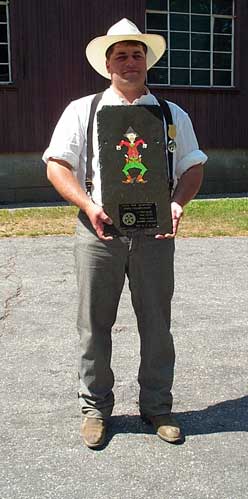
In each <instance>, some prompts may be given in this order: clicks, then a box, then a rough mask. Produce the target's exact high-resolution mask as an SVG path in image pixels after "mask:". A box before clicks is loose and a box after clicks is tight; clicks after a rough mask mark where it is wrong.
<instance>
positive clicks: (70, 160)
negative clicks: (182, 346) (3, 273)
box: [43, 19, 207, 448]
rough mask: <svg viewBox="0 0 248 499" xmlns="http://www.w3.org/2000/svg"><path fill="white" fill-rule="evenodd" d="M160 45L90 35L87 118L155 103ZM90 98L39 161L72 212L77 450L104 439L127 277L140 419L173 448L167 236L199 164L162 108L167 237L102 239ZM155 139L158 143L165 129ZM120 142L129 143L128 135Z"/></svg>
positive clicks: (185, 130)
mask: <svg viewBox="0 0 248 499" xmlns="http://www.w3.org/2000/svg"><path fill="white" fill-rule="evenodd" d="M165 48H166V44H165V40H164V38H163V37H162V36H160V35H155V34H147V33H141V32H140V31H139V29H138V28H137V26H136V25H135V24H133V23H132V22H131V21H129V20H128V19H122V20H121V21H119V22H117V23H116V24H114V25H113V26H112V27H111V28H110V29H109V30H108V32H107V35H104V36H100V37H97V38H94V39H93V40H92V41H91V42H90V43H89V44H88V46H87V48H86V55H87V58H88V60H89V62H90V64H91V65H92V67H93V68H94V69H95V70H96V71H97V72H98V73H100V74H101V75H102V76H103V77H105V78H107V79H110V80H111V85H110V86H109V88H107V89H106V90H105V91H104V92H103V94H102V98H101V100H100V101H99V103H98V105H97V109H96V114H98V113H100V111H101V110H102V108H103V106H105V107H107V106H113V105H114V106H116V108H118V106H133V105H134V106H139V105H141V106H149V105H152V106H157V105H159V102H158V100H157V98H156V96H154V95H153V94H152V93H151V92H150V91H149V90H148V88H147V87H146V85H145V80H146V75H147V70H148V69H150V68H151V67H152V66H154V64H156V63H157V61H158V60H159V59H160V58H161V57H162V55H163V53H164V51H165ZM94 98H95V95H89V96H86V97H82V98H80V99H78V100H76V101H73V102H71V103H70V104H69V106H67V108H66V109H65V111H64V113H63V114H62V116H61V118H60V120H59V122H58V124H57V126H56V128H55V130H54V133H53V136H52V139H51V142H50V145H49V147H48V149H47V150H46V151H45V153H44V155H43V159H44V161H45V162H46V163H47V176H48V179H49V180H50V181H51V183H52V184H53V185H54V187H55V188H56V189H57V190H58V192H59V193H60V194H61V195H62V196H63V197H64V198H65V199H66V200H68V201H70V202H71V203H73V204H75V205H76V206H78V207H79V209H80V213H79V217H78V223H77V229H76V239H75V259H76V274H77V283H78V295H79V304H78V320H77V328H78V333H79V336H80V356H79V357H80V358H79V392H78V395H79V402H80V406H81V410H82V415H83V421H82V426H81V433H82V437H83V441H84V443H85V444H86V445H87V446H88V447H90V448H99V447H100V446H102V445H103V444H104V442H105V439H106V428H107V423H108V421H109V417H110V416H111V413H112V410H113V407H114V393H113V386H114V373H113V371H112V369H111V347H112V342H111V331H112V327H113V325H114V323H115V320H116V314H117V308H118V304H119V300H120V296H121V292H122V289H123V286H124V281H125V278H127V279H128V280H129V289H130V292H131V297H132V304H133V307H134V311H135V314H136V317H137V324H138V332H139V335H140V342H141V348H140V366H139V373H138V382H139V386H140V393H139V411H140V415H141V417H142V418H143V419H145V420H146V421H149V422H150V423H151V424H152V425H153V427H154V430H155V432H156V433H157V435H158V436H159V437H160V438H162V439H163V440H165V441H167V442H170V443H177V442H180V441H181V440H182V433H181V430H180V427H179V424H178V422H177V420H176V418H175V417H174V416H173V415H172V413H171V410H172V391H171V390H172V383H173V372H174V362H175V352H174V343H173V337H172V334H171V332H170V318H171V299H172V296H173V289H174V268H173V261H174V238H175V235H176V233H177V229H178V224H179V221H180V218H181V216H182V213H183V207H184V205H185V204H186V203H188V202H189V201H190V200H191V199H192V198H193V197H194V196H195V195H196V193H197V192H198V190H199V188H200V185H201V182H202V176H203V166H202V165H203V163H205V161H206V160H207V157H206V155H205V154H204V153H203V152H202V151H201V150H200V149H199V146H198V142H197V139H196V136H195V133H194V130H193V127H192V123H191V120H190V118H189V116H188V115H187V113H185V112H184V111H183V110H182V109H181V108H180V107H179V106H177V105H176V104H174V103H172V102H169V103H168V105H169V107H170V110H171V114H172V119H173V123H174V124H175V127H176V130H177V142H176V150H175V152H174V153H173V159H174V162H173V169H174V189H173V194H172V198H171V206H170V207H171V218H172V223H173V231H172V233H171V234H168V233H163V232H162V233H156V234H155V235H152V236H146V235H145V234H139V235H138V236H135V235H134V236H132V237H111V236H109V235H108V236H106V235H104V224H106V223H107V224H109V225H111V224H112V220H111V218H110V217H109V215H108V214H107V213H106V212H105V210H104V206H103V202H102V186H101V175H100V169H101V168H100V160H99V154H100V152H99V137H98V134H97V117H95V119H94V123H93V134H92V146H93V156H92V190H91V196H88V195H87V193H86V189H85V176H86V157H87V126H88V121H89V115H90V109H91V104H92V101H93V99H94ZM116 112H117V111H116ZM148 124H149V123H148ZM134 128H135V127H134ZM164 133H165V136H166V125H165V130H164ZM172 135H173V134H172ZM132 139H133V140H134V147H136V148H137V147H141V146H142V144H140V145H139V146H137V143H136V146H135V139H136V137H135V138H134V137H132ZM117 141H118V139H117V140H116V141H115V144H116V143H117ZM129 142H130V144H131V141H130V138H129ZM143 145H144V144H143ZM130 149H131V147H130ZM130 158H131V154H130ZM136 160H137V157H136V158H135V161H136ZM133 161H134V159H133ZM126 164H127V165H128V162H127V163H126ZM166 167H167V165H166V161H164V168H166ZM127 173H128V174H129V171H127ZM149 184H150V182H148V183H147V184H146V185H145V186H144V188H146V186H149ZM137 185H138V184H137ZM141 187H142V186H141ZM109 189H110V190H111V185H110V186H109ZM126 190H127V189H126ZM133 190H135V189H133ZM139 190H143V188H142V189H139ZM135 407H136V406H135ZM133 409H134V408H133ZM133 409H132V410H133ZM110 423H111V419H110Z"/></svg>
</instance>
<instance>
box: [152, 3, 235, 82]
mask: <svg viewBox="0 0 248 499" xmlns="http://www.w3.org/2000/svg"><path fill="white" fill-rule="evenodd" d="M164 2H165V4H166V3H167V8H166V10H161V9H158V10H155V9H149V8H146V10H145V32H146V33H148V34H149V33H151V34H152V33H154V34H160V33H161V31H162V30H161V29H157V30H156V29H149V28H148V27H147V14H149V13H155V14H165V15H167V16H168V17H167V26H166V27H165V29H164V30H163V32H167V39H166V42H167V47H166V50H167V52H168V65H167V68H166V69H168V83H160V82H159V83H152V82H151V81H149V72H148V77H147V84H148V86H149V87H153V88H161V89H165V88H175V89H180V88H181V89H188V90H190V89H192V90H208V91H215V90H220V89H221V90H223V91H236V90H238V86H239V76H238V71H237V69H238V66H237V60H238V48H237V45H238V40H239V36H238V33H237V31H238V30H237V29H236V26H235V24H236V23H235V21H236V19H237V15H236V11H237V10H238V4H239V2H238V0H232V14H230V15H224V14H214V13H213V0H211V9H210V13H209V14H200V13H198V14H197V13H194V12H191V0H189V9H188V11H187V12H182V11H180V12H175V11H173V10H170V0H164ZM170 14H180V15H187V16H188V17H189V30H188V31H180V30H173V32H175V31H176V32H178V33H188V34H189V49H188V52H189V66H188V68H180V67H178V68H177V67H176V68H174V67H173V69H179V70H180V69H182V70H183V69H188V72H189V84H175V83H171V69H172V66H171V57H170V54H171V50H178V51H182V52H184V51H185V50H187V49H177V48H176V49H172V48H171V38H170V34H171V30H170ZM192 15H196V16H206V17H207V16H209V17H210V33H209V34H210V50H209V51H202V50H199V53H201V52H206V54H207V53H209V54H210V67H209V68H206V69H204V68H199V70H201V71H204V70H206V71H208V73H209V75H210V84H209V85H204V84H202V85H200V84H192V82H191V81H192V80H191V77H192V74H191V71H192V65H191V62H192V52H198V51H197V50H192V48H191V35H192V33H194V31H193V32H192V30H191V16H192ZM218 18H219V19H223V18H224V19H230V20H231V23H232V33H230V35H229V36H231V51H230V52H227V51H222V52H220V51H214V50H213V43H214V35H215V33H214V21H215V19H218ZM202 33H203V34H208V33H207V32H202ZM196 34H201V33H200V32H197V33H196ZM224 36H225V35H224ZM216 53H220V54H230V56H231V65H230V69H229V68H228V69H226V68H224V69H220V71H223V72H225V71H227V72H229V73H231V84H230V85H214V83H213V81H214V80H213V77H214V71H215V68H214V66H213V58H214V54H216ZM159 67H160V68H161V69H165V66H159V64H158V65H157V64H156V65H155V66H154V68H159ZM196 69H197V68H194V70H196ZM217 70H218V69H217Z"/></svg>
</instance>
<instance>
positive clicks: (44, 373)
mask: <svg viewBox="0 0 248 499" xmlns="http://www.w3.org/2000/svg"><path fill="white" fill-rule="evenodd" d="M72 252H73V238H70V237H41V238H19V239H2V240H1V241H0V279H1V288H0V298H1V300H0V317H1V320H0V327H1V333H0V334H1V336H0V348H1V365H0V396H1V413H0V422H1V430H2V431H1V437H0V446H1V448H0V497H1V499H35V498H39V499H46V498H53V499H57V498H58V499H81V498H83V499H93V498H94V499H102V498H107V499H144V498H145V499H153V498H155V499H181V498H182V499H190V498H194V499H202V498H204V499H205V498H213V499H222V498H223V499H240V498H242V499H245V498H247V490H248V475H247V468H248V440H247V430H248V416H247V414H248V411H247V410H248V394H247V391H248V389H247V386H248V384H247V371H248V356H247V354H248V334H247V333H248V327H247V308H248V300H247V282H248V270H247V269H248V238H237V239H236V238H216V239H215V238H211V239H185V240H183V239H178V240H177V252H176V291H175V296H174V301H173V333H174V338H175V343H176V351H177V364H176V377H175V384H174V400H175V402H174V411H175V412H176V413H177V414H178V419H179V420H180V422H181V423H182V426H183V429H184V432H185V434H186V441H185V443H184V445H181V446H171V445H169V444H166V443H165V442H163V441H161V440H159V439H158V438H157V437H156V436H155V435H154V434H153V432H152V430H151V428H150V427H149V426H147V425H146V424H144V423H142V422H141V420H140V418H139V417H138V410H137V402H136V401H137V398H138V386H137V382H136V376H137V368H138V358H139V341H138V335H137V330H136V321H135V317H134V315H133V312H132V309H131V305H130V298H129V292H128V288H127V286H126V287H125V289H124V292H123V295H122V299H121V304H120V307H119V314H118V318H117V321H116V324H115V327H114V331H113V348H114V352H113V368H114V371H115V377H116V382H115V396H116V406H115V411H114V415H113V417H112V425H111V428H110V431H109V437H108V443H107V445H106V447H105V448H104V449H103V450H101V451H91V450H89V449H87V448H85V447H83V446H82V445H81V442H80V437H79V426H80V413H79V408H78V405H77V400H76V391H77V366H76V364H77V345H78V342H77V332H76V329H75V319H76V302H77V297H76V285H75V277H74V270H73V253H72Z"/></svg>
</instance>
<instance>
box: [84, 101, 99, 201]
mask: <svg viewBox="0 0 248 499" xmlns="http://www.w3.org/2000/svg"><path fill="white" fill-rule="evenodd" d="M102 95H103V92H100V93H98V94H96V95H95V97H93V99H92V102H91V107H90V115H89V122H88V127H87V162H86V177H85V187H86V192H87V194H88V196H90V195H91V188H92V158H93V121H94V116H95V113H96V108H97V104H98V102H99V101H100V100H101V98H102Z"/></svg>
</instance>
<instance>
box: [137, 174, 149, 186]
mask: <svg viewBox="0 0 248 499" xmlns="http://www.w3.org/2000/svg"><path fill="white" fill-rule="evenodd" d="M136 182H138V184H146V182H147V180H144V179H143V177H142V175H138V177H137V178H136Z"/></svg>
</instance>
